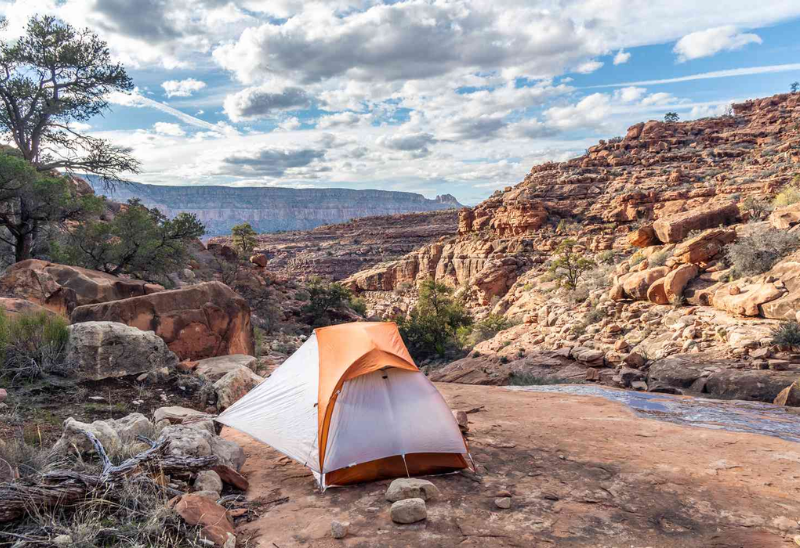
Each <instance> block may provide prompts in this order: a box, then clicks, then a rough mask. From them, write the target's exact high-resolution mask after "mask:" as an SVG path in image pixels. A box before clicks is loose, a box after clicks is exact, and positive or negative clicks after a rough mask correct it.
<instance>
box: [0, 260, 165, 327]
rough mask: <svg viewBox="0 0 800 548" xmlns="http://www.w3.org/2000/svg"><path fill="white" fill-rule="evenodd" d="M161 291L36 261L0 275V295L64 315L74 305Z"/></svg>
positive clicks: (89, 271)
mask: <svg viewBox="0 0 800 548" xmlns="http://www.w3.org/2000/svg"><path fill="white" fill-rule="evenodd" d="M163 289H164V288H163V287H161V286H160V285H155V284H148V283H146V282H142V281H139V280H126V279H123V278H118V277H117V276H112V275H111V274H106V273H104V272H98V271H96V270H88V269H85V268H79V267H76V266H67V265H63V264H56V263H51V262H47V261H40V260H36V259H30V260H27V261H21V262H19V263H16V264H14V265H12V266H10V267H9V268H7V269H6V271H5V272H3V275H2V276H0V295H3V296H6V297H15V298H21V299H25V300H27V301H30V302H32V303H36V304H39V305H41V306H43V307H45V308H47V309H49V310H52V311H53V312H57V313H59V314H62V315H65V316H69V315H70V314H71V313H72V311H73V309H74V308H75V307H76V306H83V305H89V304H97V303H104V302H108V301H116V300H119V299H127V298H129V297H138V296H142V295H150V294H153V293H157V292H159V291H162V290H163Z"/></svg>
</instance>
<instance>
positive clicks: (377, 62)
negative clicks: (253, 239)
mask: <svg viewBox="0 0 800 548" xmlns="http://www.w3.org/2000/svg"><path fill="white" fill-rule="evenodd" d="M723 4H724V7H723ZM0 13H2V14H3V15H4V16H5V17H6V19H7V20H8V26H7V28H6V30H5V31H4V32H2V33H1V35H0V38H2V39H4V40H13V39H14V38H15V37H17V36H19V35H20V34H21V33H23V32H24V28H25V24H26V22H27V20H28V18H29V17H30V16H32V15H34V14H45V13H49V14H54V15H56V16H58V17H60V18H61V19H63V20H64V21H66V22H68V23H70V24H73V25H75V26H78V27H81V28H82V27H87V26H88V27H89V28H91V29H92V30H94V31H95V32H97V33H98V34H99V35H100V36H101V37H102V38H103V39H105V40H106V41H107V42H108V44H109V47H110V49H111V51H112V53H113V55H114V57H115V59H116V60H119V61H120V62H122V63H123V64H124V65H125V66H126V68H127V70H128V72H129V74H130V75H131V77H132V78H133V80H134V83H135V85H136V89H135V90H134V92H133V93H131V94H127V95H123V94H120V93H115V94H112V95H111V96H110V97H109V101H110V106H111V110H110V111H109V112H106V113H105V115H104V116H98V117H96V118H94V119H92V120H90V121H89V122H88V123H86V124H79V125H77V126H76V129H79V130H82V131H86V132H88V133H90V134H92V135H94V136H97V137H103V138H106V139H109V140H111V141H113V142H114V143H116V144H119V145H122V146H127V147H130V148H131V149H132V150H133V153H134V154H135V156H136V157H137V158H138V159H139V160H140V161H141V163H142V173H140V174H139V175H136V176H135V177H133V179H134V180H137V181H140V182H144V183H152V184H169V185H209V184H224V185H237V186H281V187H294V188H330V187H346V188H379V189H385V190H403V191H411V192H419V193H422V194H424V195H425V196H428V197H429V198H432V197H435V196H436V195H437V194H445V193H449V194H452V195H454V196H455V197H456V198H458V200H459V201H461V202H462V203H464V204H468V205H472V204H475V203H478V202H480V201H481V200H482V199H484V198H486V197H488V196H489V195H490V194H491V193H492V192H494V191H495V190H497V189H501V188H503V187H506V186H509V185H514V184H516V183H518V182H520V181H522V180H523V179H524V177H525V175H526V174H527V173H528V172H529V171H530V169H531V167H532V166H534V165H536V164H540V163H542V162H545V161H550V160H555V161H560V160H566V159H569V158H572V157H575V156H578V155H580V154H582V153H583V152H584V150H585V149H586V148H588V147H589V146H591V145H593V144H596V142H597V141H598V140H599V139H608V138H612V137H615V136H621V135H624V134H625V131H626V129H627V128H628V127H629V126H631V125H633V124H635V123H637V122H639V121H643V120H650V119H663V116H664V114H665V113H666V112H668V111H674V112H677V113H678V114H679V115H680V117H681V119H682V120H691V119H697V118H702V117H707V116H715V115H719V114H723V113H725V111H726V109H727V108H728V106H729V105H730V104H731V103H732V102H739V101H743V100H746V99H748V98H754V97H761V96H767V95H772V94H775V93H784V92H787V91H788V90H789V85H790V84H791V83H792V82H794V81H796V80H800V42H798V40H797V36H798V35H800V2H798V1H797V0H762V1H761V2H759V3H758V4H757V6H756V5H754V4H753V3H752V1H744V0H725V2H717V1H709V2H698V1H697V0H668V1H664V0H468V1H465V0H405V1H403V0H387V1H384V2H381V1H377V0H320V1H306V0H234V1H227V0H14V1H4V0H0Z"/></svg>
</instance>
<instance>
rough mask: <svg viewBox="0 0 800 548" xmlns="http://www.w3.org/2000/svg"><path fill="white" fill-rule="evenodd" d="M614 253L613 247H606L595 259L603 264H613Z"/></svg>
mask: <svg viewBox="0 0 800 548" xmlns="http://www.w3.org/2000/svg"><path fill="white" fill-rule="evenodd" d="M614 258H615V253H614V250H613V249H607V250H606V251H602V252H600V253H599V254H598V255H597V260H598V261H599V262H601V263H603V264H614Z"/></svg>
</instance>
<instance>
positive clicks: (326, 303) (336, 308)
mask: <svg viewBox="0 0 800 548" xmlns="http://www.w3.org/2000/svg"><path fill="white" fill-rule="evenodd" d="M307 290H308V303H307V304H306V305H305V306H303V308H302V312H303V313H304V314H306V315H307V316H308V320H309V323H310V324H311V325H312V326H314V327H324V326H326V325H331V324H333V323H336V321H337V313H341V312H342V311H344V309H345V307H347V306H350V304H351V303H352V301H353V293H352V292H351V291H350V290H349V289H347V288H346V287H345V286H343V285H342V284H340V283H336V282H328V281H326V280H323V279H322V278H319V277H314V278H311V280H309V282H308V286H307ZM357 306H358V304H357Z"/></svg>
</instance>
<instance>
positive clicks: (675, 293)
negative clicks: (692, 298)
mask: <svg viewBox="0 0 800 548" xmlns="http://www.w3.org/2000/svg"><path fill="white" fill-rule="evenodd" d="M699 272H700V269H698V268H697V266H696V265H693V264H685V265H681V266H679V267H678V268H676V269H675V270H673V271H672V272H670V273H669V274H667V275H666V276H665V277H664V294H665V297H666V299H667V302H671V303H674V302H675V301H676V300H677V299H678V298H680V297H681V296H683V290H684V288H685V287H686V285H687V284H688V283H689V282H690V281H692V280H693V279H694V278H695V277H696V276H697V274H698V273H699ZM658 304H666V303H658Z"/></svg>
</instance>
